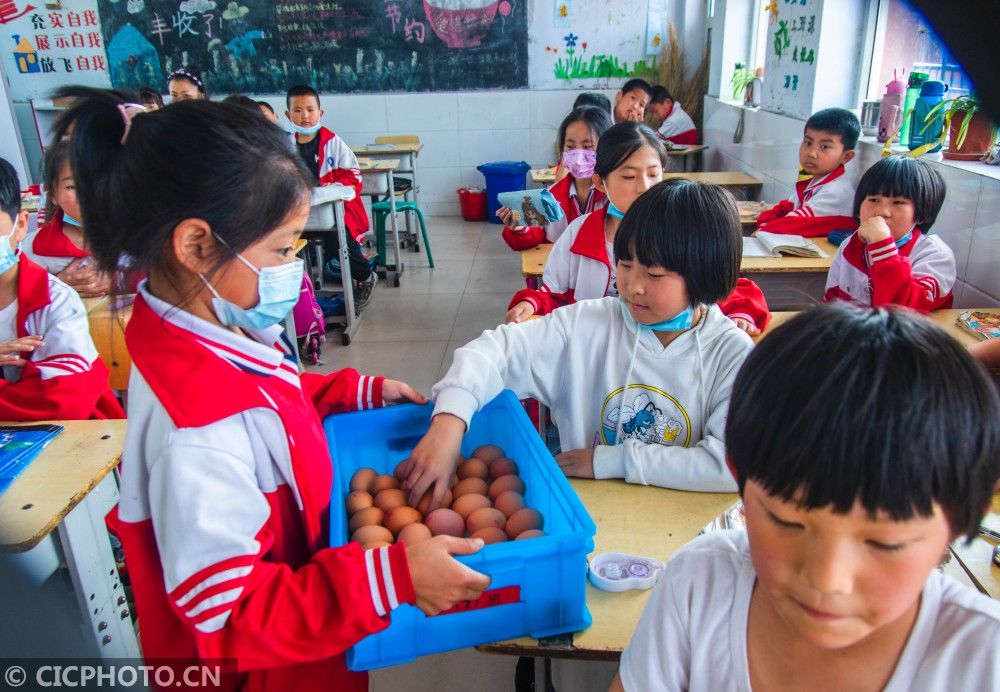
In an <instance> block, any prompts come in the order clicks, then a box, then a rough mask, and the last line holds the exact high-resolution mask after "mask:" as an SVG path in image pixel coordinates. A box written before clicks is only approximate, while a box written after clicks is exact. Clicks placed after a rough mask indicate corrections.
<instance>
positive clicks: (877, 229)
mask: <svg viewBox="0 0 1000 692" xmlns="http://www.w3.org/2000/svg"><path fill="white" fill-rule="evenodd" d="M890 236H892V233H891V232H890V231H889V224H887V223H886V222H885V219H883V218H882V217H881V216H873V217H871V218H870V219H865V220H864V221H862V222H861V225H860V226H858V237H859V238H861V240H863V241H865V244H866V245H871V244H872V243H877V242H878V241H880V240H885V239H886V238H889V237H890Z"/></svg>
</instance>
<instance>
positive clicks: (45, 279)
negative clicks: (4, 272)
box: [14, 250, 52, 338]
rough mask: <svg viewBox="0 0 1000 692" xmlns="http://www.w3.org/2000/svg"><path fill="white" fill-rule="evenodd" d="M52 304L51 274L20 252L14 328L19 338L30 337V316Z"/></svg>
mask: <svg viewBox="0 0 1000 692" xmlns="http://www.w3.org/2000/svg"><path fill="white" fill-rule="evenodd" d="M51 302H52V297H51V295H50V294H49V273H48V272H47V271H46V270H45V268H44V267H41V266H39V265H37V264H35V263H34V262H32V261H31V260H30V259H29V258H28V255H27V253H25V252H24V251H23V250H18V258H17V315H16V317H15V320H16V323H15V325H14V328H15V329H16V330H17V336H18V338H20V337H22V336H28V333H27V331H26V327H27V324H28V315H30V314H31V313H33V312H35V311H36V310H40V309H41V308H43V307H45V306H46V305H48V304H49V303H51Z"/></svg>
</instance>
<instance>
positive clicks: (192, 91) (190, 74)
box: [167, 65, 208, 103]
mask: <svg viewBox="0 0 1000 692" xmlns="http://www.w3.org/2000/svg"><path fill="white" fill-rule="evenodd" d="M167 92H168V93H169V94H170V102H171V103H177V102H178V101H203V100H206V99H207V98H208V91H207V90H206V89H205V80H204V78H202V76H201V70H199V69H198V68H197V67H195V66H194V65H185V66H184V67H181V68H179V69H176V70H174V71H173V72H171V73H170V76H169V77H167Z"/></svg>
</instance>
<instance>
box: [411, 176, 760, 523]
mask: <svg viewBox="0 0 1000 692" xmlns="http://www.w3.org/2000/svg"><path fill="white" fill-rule="evenodd" d="M644 174H645V172H644ZM614 249H615V257H617V258H618V262H617V277H616V281H617V283H618V295H617V296H607V297H604V298H598V299H594V300H585V301H580V302H578V303H575V304H573V305H570V306H567V307H564V308H562V309H560V310H556V311H555V312H553V313H552V314H551V315H548V316H546V317H545V318H543V319H540V320H532V321H530V322H526V323H524V324H520V325H513V324H505V325H501V326H500V327H497V328H496V329H494V330H491V331H487V332H484V333H483V334H482V335H481V336H480V337H479V338H477V339H475V340H474V341H472V342H470V343H468V344H466V345H465V346H463V347H462V348H460V349H458V350H457V351H456V352H455V358H454V361H453V362H452V365H451V367H450V368H449V370H448V372H447V374H445V376H444V378H443V379H442V380H441V381H440V382H438V383H437V384H436V385H435V386H434V392H433V395H434V398H435V399H436V404H435V407H434V412H433V414H432V419H431V425H430V428H429V430H428V432H427V434H426V435H425V436H424V438H423V439H422V440H421V441H420V442H419V443H418V444H417V446H416V448H415V449H414V450H413V453H412V454H411V456H410V458H409V459H408V461H407V462H406V466H404V469H403V470H404V471H406V473H407V480H406V481H405V482H404V487H406V488H408V489H409V491H410V494H411V497H413V496H416V497H422V496H423V494H424V492H426V491H428V489H430V488H433V493H434V496H433V501H432V504H434V502H436V501H438V500H439V499H440V498H441V497H442V496H443V495H444V492H445V490H446V489H447V488H448V483H449V480H450V478H451V474H452V473H453V470H454V468H455V465H456V463H457V461H458V452H459V445H460V443H461V439H462V435H463V434H464V433H465V430H466V426H467V425H468V423H469V420H470V419H471V417H472V415H473V413H475V412H476V410H478V409H479V408H481V407H482V406H484V405H485V404H486V403H488V402H489V401H490V400H491V399H493V397H494V396H496V395H497V394H499V393H500V392H501V390H503V389H504V388H510V389H513V390H514V391H515V392H516V393H517V395H518V396H519V397H533V398H535V399H538V400H539V401H541V402H543V403H545V404H546V405H548V406H549V407H550V409H551V411H552V418H553V420H555V421H556V422H557V424H558V427H559V442H560V446H561V448H562V450H563V451H562V453H560V454H557V455H556V460H557V461H558V462H559V465H560V466H561V467H562V469H563V471H564V472H565V473H566V475H568V476H578V477H583V478H624V479H625V480H626V481H628V482H630V483H642V484H646V485H658V486H663V487H669V488H678V489H682V490H698V491H709V492H723V491H725V492H732V491H733V489H734V488H735V487H736V481H735V480H734V479H733V476H732V474H730V472H729V470H728V467H727V465H726V453H725V445H724V444H723V438H722V433H723V428H724V427H725V422H726V410H727V408H728V406H729V391H730V388H731V387H732V383H733V379H734V378H735V377H736V372H737V370H739V367H740V364H741V363H742V362H743V359H744V358H745V357H746V355H747V353H748V352H749V351H750V349H751V348H752V345H753V344H752V342H751V340H750V337H748V336H747V335H746V333H745V332H743V331H742V330H740V329H739V328H738V327H737V326H736V325H735V324H733V322H732V320H730V319H727V318H726V316H725V315H723V314H722V311H721V310H720V309H719V307H718V306H717V305H716V301H718V300H719V298H721V297H723V296H725V295H727V294H728V293H729V292H731V291H732V288H733V286H734V285H735V284H736V278H737V276H738V274H739V267H740V258H741V254H742V234H741V230H740V222H739V214H738V212H737V211H736V204H735V203H734V202H733V198H732V196H731V195H730V194H729V193H728V192H726V191H725V190H723V189H722V188H720V187H717V186H714V185H706V184H703V183H696V182H691V181H687V180H672V181H667V182H663V183H660V184H658V185H656V186H655V187H653V188H652V189H650V190H649V192H647V193H646V194H644V195H643V196H642V197H640V198H639V199H638V200H637V201H636V202H635V204H633V205H632V208H631V209H630V210H629V213H628V214H626V215H625V218H624V220H623V221H622V225H621V228H620V229H619V230H618V233H617V235H616V236H615V248H614ZM553 355H555V356H556V357H553Z"/></svg>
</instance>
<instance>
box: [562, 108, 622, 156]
mask: <svg viewBox="0 0 1000 692" xmlns="http://www.w3.org/2000/svg"><path fill="white" fill-rule="evenodd" d="M573 123H583V124H584V125H586V126H587V128H588V129H589V130H590V134H592V135H593V136H594V139H595V140H596V141H600V139H601V135H603V134H604V133H605V131H607V129H608V128H609V127H611V124H612V123H611V114H610V113H609V112H607V111H603V110H601V109H599V108H594V107H593V106H581V107H580V108H574V109H573V111H572V112H571V113H570V114H569V115H567V116H566V117H565V118H563V121H562V124H561V125H560V126H559V135H558V138H557V139H556V141H557V142H558V143H559V153H560V154H561V153H562V150H563V149H564V148H565V147H566V128H568V127H569V126H570V125H572V124H573Z"/></svg>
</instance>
